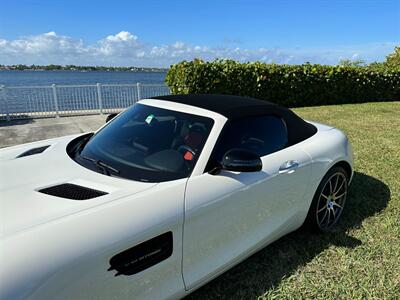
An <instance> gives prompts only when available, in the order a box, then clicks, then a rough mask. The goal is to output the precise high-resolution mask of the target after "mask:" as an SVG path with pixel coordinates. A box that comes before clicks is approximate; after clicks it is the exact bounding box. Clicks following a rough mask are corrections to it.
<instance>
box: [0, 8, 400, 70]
mask: <svg viewBox="0 0 400 300" xmlns="http://www.w3.org/2000/svg"><path fill="white" fill-rule="evenodd" d="M395 45H400V0H396V1H395V0H375V1H373V0H362V1H360V0H354V1H351V0H347V1H346V0H341V1H338V0H329V1H328V0H327V1H324V0H320V1H305V0H304V1H300V0H292V1H289V0H287V1H285V0H275V1H272V0H271V1H266V0H265V1H261V0H260V1H256V0H248V1H244V0H242V1H238V0H231V1H218V0H214V1H209V0H203V1H190V0H186V1H183V0H169V1H161V0H159V1H155V0H144V1H118V0H114V1H100V0H98V1H82V0H81V1H76V0H51V1H48V0H42V1H39V0H30V1H28V0H20V1H16V0H0V64H1V63H7V64H10V63H35V64H38V63H42V64H47V63H60V64H67V63H73V64H97V65H143V66H168V65H169V64H171V63H175V62H177V61H179V60H182V59H192V58H194V57H200V58H204V59H209V60H211V59H214V58H216V57H224V58H233V59H238V60H241V61H248V60H262V61H265V62H277V63H302V62H305V61H311V62H315V63H326V64H334V63H337V62H338V61H339V60H340V59H342V58H349V59H364V60H366V61H368V62H370V61H375V60H378V61H381V60H383V59H384V57H385V56H386V55H387V54H388V53H390V52H391V51H392V50H393V48H394V46H395Z"/></svg>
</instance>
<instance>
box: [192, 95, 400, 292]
mask: <svg viewBox="0 0 400 300" xmlns="http://www.w3.org/2000/svg"><path fill="white" fill-rule="evenodd" d="M294 111H295V112H296V113H298V114H299V115H300V116H301V117H303V118H305V119H308V120H314V121H318V122H321V123H326V124H330V125H333V126H335V127H338V128H340V129H342V130H343V131H344V132H346V134H347V135H348V137H349V139H350V140H351V142H352V144H353V149H354V157H355V171H356V173H355V176H354V179H353V183H352V185H351V187H350V196H349V199H348V202H347V204H346V209H345V212H344V213H343V215H342V220H341V223H340V225H339V226H338V228H337V230H336V231H335V232H333V233H330V234H326V235H315V234H311V233H308V232H306V231H305V230H301V229H300V230H298V231H297V232H294V233H291V234H289V235H288V236H286V237H283V238H281V239H280V240H278V241H277V242H275V243H273V244H271V245H269V246H267V247H266V248H265V249H263V250H261V251H259V252H258V253H256V254H255V255H253V256H252V257H250V258H249V259H247V260H246V261H244V262H242V263H241V264H239V265H238V266H236V267H234V268H233V269H231V270H230V271H228V272H226V273H225V274H223V275H221V276H220V277H218V278H217V279H215V280H213V281H212V282H210V283H209V284H207V285H206V286H204V287H202V288H201V289H199V290H197V291H196V292H194V293H193V294H192V295H190V296H189V298H192V299H221V298H222V299H257V298H259V299H400V102H386V103H366V104H349V105H337V106H321V107H308V108H298V109H294Z"/></svg>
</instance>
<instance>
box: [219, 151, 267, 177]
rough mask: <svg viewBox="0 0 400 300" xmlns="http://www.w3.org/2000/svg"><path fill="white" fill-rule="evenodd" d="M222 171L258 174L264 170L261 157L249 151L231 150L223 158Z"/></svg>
mask: <svg viewBox="0 0 400 300" xmlns="http://www.w3.org/2000/svg"><path fill="white" fill-rule="evenodd" d="M221 165H222V169H223V170H227V171H236V172H257V171H260V170H261V169H262V162H261V159H260V157H259V156H258V155H257V154H256V153H254V152H252V151H249V150H245V149H231V150H229V151H227V152H226V153H225V155H224V157H223V158H222V163H221Z"/></svg>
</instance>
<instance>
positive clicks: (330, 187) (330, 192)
mask: <svg viewBox="0 0 400 300" xmlns="http://www.w3.org/2000/svg"><path fill="white" fill-rule="evenodd" d="M332 193H333V190H332V180H329V194H330V195H332Z"/></svg>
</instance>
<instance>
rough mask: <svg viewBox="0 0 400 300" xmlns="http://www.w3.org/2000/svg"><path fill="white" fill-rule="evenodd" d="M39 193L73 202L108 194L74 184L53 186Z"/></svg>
mask: <svg viewBox="0 0 400 300" xmlns="http://www.w3.org/2000/svg"><path fill="white" fill-rule="evenodd" d="M39 192H40V193H43V194H47V195H51V196H56V197H61V198H66V199H72V200H88V199H93V198H96V197H100V196H104V195H107V194H108V193H106V192H102V191H98V190H95V189H91V188H87V187H84V186H80V185H76V184H72V183H63V184H60V185H55V186H51V187H48V188H44V189H41V190H39Z"/></svg>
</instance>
